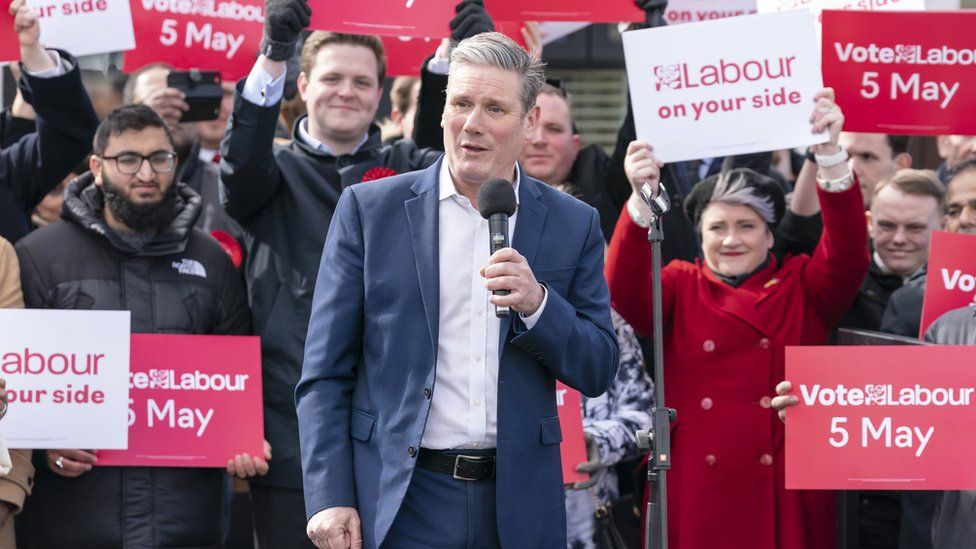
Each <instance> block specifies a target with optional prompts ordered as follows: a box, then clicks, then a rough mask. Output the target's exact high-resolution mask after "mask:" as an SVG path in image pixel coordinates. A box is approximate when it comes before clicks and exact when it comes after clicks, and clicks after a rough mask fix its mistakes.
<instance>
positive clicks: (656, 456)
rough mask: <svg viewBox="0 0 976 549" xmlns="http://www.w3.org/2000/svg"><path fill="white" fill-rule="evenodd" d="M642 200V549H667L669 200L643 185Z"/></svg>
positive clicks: (639, 439) (670, 415)
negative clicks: (649, 382) (650, 363)
mask: <svg viewBox="0 0 976 549" xmlns="http://www.w3.org/2000/svg"><path fill="white" fill-rule="evenodd" d="M641 198H643V199H644V202H645V203H646V204H647V205H648V206H650V208H651V212H652V214H653V215H652V216H651V226H650V228H649V229H648V231H647V240H648V242H650V244H651V289H652V291H653V295H652V309H653V310H652V315H653V320H654V338H653V341H654V408H653V409H652V411H651V414H652V415H651V418H652V423H651V431H650V432H648V431H644V430H640V431H637V433H636V434H637V447H638V448H640V449H641V450H642V451H646V452H650V459H649V460H648V463H647V493H648V495H649V497H648V500H647V514H646V516H645V520H646V523H645V525H644V526H645V527H644V549H667V547H668V490H667V477H666V473H667V470H668V469H670V468H671V461H672V459H671V422H672V421H674V418H675V414H676V412H675V410H674V409H673V408H666V407H665V406H664V320H663V318H662V317H663V313H662V305H661V243H662V242H663V241H664V229H663V227H662V225H661V218H662V217H663V216H664V214H666V213H667V212H668V210H670V209H671V199H670V197H669V195H668V191H667V189H666V188H665V187H664V185H663V184H660V183H659V185H658V195H657V197H654V196H653V195H652V193H651V188H650V186H649V185H647V184H646V183H645V184H644V186H643V188H642V189H641Z"/></svg>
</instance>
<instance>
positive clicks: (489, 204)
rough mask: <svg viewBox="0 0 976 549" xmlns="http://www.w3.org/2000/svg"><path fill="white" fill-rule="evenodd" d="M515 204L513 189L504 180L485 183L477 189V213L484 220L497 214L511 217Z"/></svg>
mask: <svg viewBox="0 0 976 549" xmlns="http://www.w3.org/2000/svg"><path fill="white" fill-rule="evenodd" d="M516 204H517V203H516V201H515V187H514V186H512V184H511V183H509V182H508V181H505V180H504V179H492V180H490V181H486V182H485V183H483V184H482V185H481V188H480V189H478V211H479V212H481V217H483V218H485V219H488V218H489V217H491V216H492V215H494V214H497V213H503V214H505V215H512V214H514V213H515V207H516Z"/></svg>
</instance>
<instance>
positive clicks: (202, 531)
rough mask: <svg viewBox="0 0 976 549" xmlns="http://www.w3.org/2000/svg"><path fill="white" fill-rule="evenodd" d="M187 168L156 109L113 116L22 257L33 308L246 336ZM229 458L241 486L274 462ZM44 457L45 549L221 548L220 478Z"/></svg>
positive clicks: (70, 455) (38, 502) (32, 522)
mask: <svg viewBox="0 0 976 549" xmlns="http://www.w3.org/2000/svg"><path fill="white" fill-rule="evenodd" d="M177 160H178V159H177V155H176V153H175V152H174V149H173V141H172V137H171V135H170V133H169V130H168V129H167V127H166V124H165V122H163V119H162V118H160V117H159V115H157V114H156V113H155V112H153V111H152V110H151V109H150V108H149V107H146V106H143V105H126V106H123V107H119V108H117V109H115V110H113V111H112V112H110V113H109V114H108V116H107V117H106V119H105V120H104V121H103V122H102V124H101V125H100V126H99V127H98V130H97V132H96V134H95V142H94V153H93V154H92V157H91V160H90V162H89V167H90V168H91V171H90V172H89V173H86V174H83V175H81V176H79V177H77V178H75V179H74V180H73V181H72V182H71V183H70V184H69V185H68V188H67V191H66V193H65V204H64V210H63V214H62V217H63V218H64V222H63V223H56V224H53V225H49V226H47V227H43V228H41V229H38V230H36V231H34V232H33V233H31V234H30V235H28V236H27V237H25V238H24V239H22V240H21V241H20V242H19V243H18V244H17V246H16V250H17V255H18V258H19V260H20V264H21V280H22V286H23V292H24V301H25V304H26V306H27V307H29V308H35V309H98V310H128V311H130V312H131V314H132V316H131V318H132V331H133V332H135V333H169V334H212V335H225V334H246V333H248V331H249V329H250V322H249V316H248V310H247V304H246V302H245V299H244V287H243V283H242V280H241V277H240V275H239V274H238V272H237V270H236V269H235V268H234V266H233V265H232V263H231V261H230V259H229V258H228V257H227V254H226V253H224V251H223V250H222V249H221V247H220V245H219V244H218V243H217V242H216V241H215V240H213V239H212V238H210V237H209V236H208V235H207V233H205V232H203V231H201V230H199V229H195V228H194V227H193V225H194V222H195V221H196V219H197V216H198V215H199V214H200V203H201V200H200V196H199V195H198V194H196V193H195V192H193V190H192V189H190V188H189V187H187V186H186V185H184V184H183V183H181V182H178V181H177V180H176V177H175V175H176V173H177ZM228 457H229V458H232V459H231V461H229V462H228V463H229V464H230V465H229V466H228V473H231V474H236V475H238V476H240V477H245V476H248V475H255V474H258V473H260V474H264V473H266V472H267V470H268V464H267V461H266V460H267V459H269V458H270V455H265V456H263V457H262V456H253V457H250V456H247V455H246V454H245V455H241V456H233V457H232V456H228ZM40 458H41V459H40V460H39V461H40V462H41V463H43V464H44V466H42V467H39V468H38V471H37V474H36V481H35V485H34V493H33V495H32V497H31V502H30V506H29V508H28V510H27V514H28V516H27V524H28V527H29V529H30V538H31V540H32V543H33V544H34V546H36V547H78V548H84V547H219V546H220V512H221V487H222V478H221V477H222V472H221V471H220V470H219V469H203V468H193V467H182V468H168V467H163V468H146V467H103V466H100V465H99V464H98V455H97V452H95V451H90V450H77V449H61V450H46V451H44V453H43V454H42V455H41V456H40ZM52 525H58V527H56V528H52ZM79 532H84V535H83V536H79Z"/></svg>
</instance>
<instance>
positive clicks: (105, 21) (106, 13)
mask: <svg viewBox="0 0 976 549" xmlns="http://www.w3.org/2000/svg"><path fill="white" fill-rule="evenodd" d="M27 5H29V6H31V7H33V8H34V9H36V10H37V14H38V16H39V17H40V24H41V41H43V42H44V45H45V46H47V47H49V48H60V49H63V50H66V51H68V52H69V53H71V54H72V55H76V56H77V55H91V54H95V53H105V52H112V51H126V50H131V49H132V48H135V47H136V39H135V34H134V32H133V30H132V12H131V11H130V10H129V0H27Z"/></svg>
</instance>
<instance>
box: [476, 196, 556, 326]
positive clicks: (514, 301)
mask: <svg viewBox="0 0 976 549" xmlns="http://www.w3.org/2000/svg"><path fill="white" fill-rule="evenodd" d="M516 204H517V203H516V201H515V188H514V187H513V186H512V184H511V183H509V182H508V181H505V180H504V179H492V180H491V181H488V182H486V183H484V184H483V185H482V186H481V188H480V189H478V210H479V211H480V212H481V216H482V217H484V218H485V219H487V220H488V234H489V243H488V245H489V250H490V251H491V257H489V258H488V265H486V266H484V267H482V268H481V276H483V277H485V279H486V281H485V287H486V288H488V289H489V290H491V292H492V296H491V297H490V298H489V301H491V303H492V304H493V305H495V315H496V316H498V317H504V316H508V315H509V309H514V310H515V311H516V312H518V313H521V314H523V315H527V316H528V315H531V314H532V313H534V312H536V311H537V310H539V307H541V306H542V300H543V298H544V297H545V290H543V289H542V286H541V285H540V284H539V283H538V282H537V281H536V279H535V275H534V274H532V269H531V268H530V267H529V263H528V261H526V259H525V258H524V257H522V255H520V254H519V253H518V252H517V251H515V249H513V248H511V247H509V242H508V218H509V216H510V215H512V214H514V213H515V207H516Z"/></svg>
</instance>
